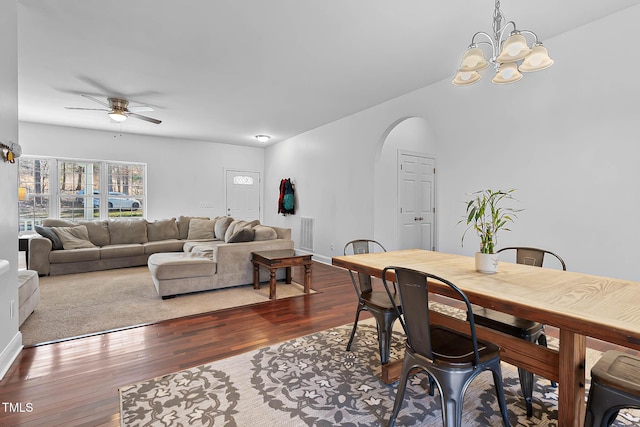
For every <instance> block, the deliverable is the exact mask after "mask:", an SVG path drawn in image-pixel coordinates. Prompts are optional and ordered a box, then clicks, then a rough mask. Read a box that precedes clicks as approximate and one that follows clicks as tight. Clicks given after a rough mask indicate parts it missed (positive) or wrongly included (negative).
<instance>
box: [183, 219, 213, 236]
mask: <svg viewBox="0 0 640 427" xmlns="http://www.w3.org/2000/svg"><path fill="white" fill-rule="evenodd" d="M215 224H216V221H215V220H213V219H199V218H191V221H190V222H189V235H188V236H187V239H189V240H203V239H210V240H213V236H214V227H215Z"/></svg>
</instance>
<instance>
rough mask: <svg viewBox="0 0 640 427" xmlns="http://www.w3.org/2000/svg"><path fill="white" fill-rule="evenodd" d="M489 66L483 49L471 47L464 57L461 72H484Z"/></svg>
mask: <svg viewBox="0 0 640 427" xmlns="http://www.w3.org/2000/svg"><path fill="white" fill-rule="evenodd" d="M488 66H489V62H488V61H487V60H486V58H485V57H484V52H483V51H482V49H480V48H479V47H476V46H472V47H469V49H467V51H466V52H465V53H464V56H463V57H462V62H461V63H460V71H465V72H466V71H482V70H484V69H485V68H487V67H488Z"/></svg>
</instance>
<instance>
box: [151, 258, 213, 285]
mask: <svg viewBox="0 0 640 427" xmlns="http://www.w3.org/2000/svg"><path fill="white" fill-rule="evenodd" d="M148 265H149V271H150V272H151V276H152V277H154V278H155V279H156V280H171V279H184V278H189V277H202V276H213V275H214V274H215V273H216V263H215V262H214V261H213V260H212V259H211V258H209V257H207V256H203V255H198V254H191V253H189V254H187V253H173V254H153V255H151V256H150V257H149V261H148Z"/></svg>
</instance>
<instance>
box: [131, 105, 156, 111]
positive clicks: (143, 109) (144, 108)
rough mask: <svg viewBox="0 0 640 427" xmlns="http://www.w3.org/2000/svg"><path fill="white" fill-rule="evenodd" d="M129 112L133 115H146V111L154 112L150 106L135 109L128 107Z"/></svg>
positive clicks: (135, 106) (140, 106)
mask: <svg viewBox="0 0 640 427" xmlns="http://www.w3.org/2000/svg"><path fill="white" fill-rule="evenodd" d="M127 110H129V112H131V113H144V112H146V111H153V108H151V107H149V106H148V105H134V106H133V107H128V108H127Z"/></svg>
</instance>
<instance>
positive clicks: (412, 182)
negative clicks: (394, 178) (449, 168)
mask: <svg viewBox="0 0 640 427" xmlns="http://www.w3.org/2000/svg"><path fill="white" fill-rule="evenodd" d="M435 173H436V168H435V159H434V158H432V157H427V156H425V155H418V154H413V153H404V152H399V155H398V205H399V209H400V216H399V218H400V225H399V230H400V231H399V236H398V246H399V249H427V250H436V242H435V211H436V209H435Z"/></svg>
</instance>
